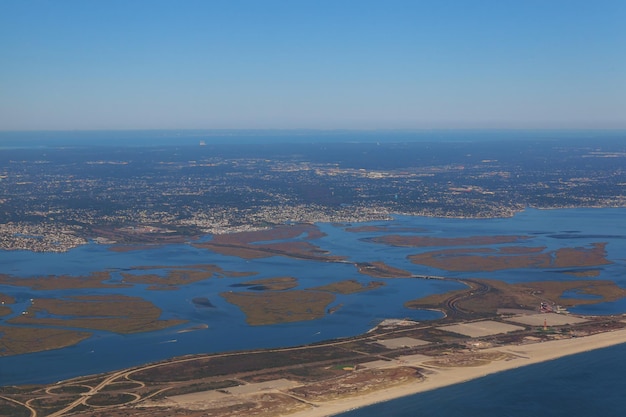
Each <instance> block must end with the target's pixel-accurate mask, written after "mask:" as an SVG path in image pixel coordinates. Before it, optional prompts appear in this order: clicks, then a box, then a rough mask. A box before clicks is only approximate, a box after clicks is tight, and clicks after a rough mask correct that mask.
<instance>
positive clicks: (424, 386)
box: [289, 330, 626, 417]
mask: <svg viewBox="0 0 626 417" xmlns="http://www.w3.org/2000/svg"><path fill="white" fill-rule="evenodd" d="M621 343H626V330H618V331H612V332H607V333H599V334H595V335H591V336H586V337H578V338H573V339H564V340H554V341H548V342H540V343H532V344H523V345H514V346H506V347H498V348H490V349H484V350H482V351H481V352H502V353H507V354H510V355H512V356H514V357H513V358H512V359H507V360H500V361H493V362H490V363H488V364H486V365H482V366H467V367H445V368H444V367H435V366H428V369H429V370H432V371H433V373H431V374H429V375H427V378H426V380H424V381H423V382H419V383H413V384H406V385H402V386H399V387H394V388H392V389H386V390H380V391H376V392H373V393H370V394H367V395H363V396H360V397H352V398H346V399H342V400H336V401H329V402H325V403H319V404H317V407H316V408H312V409H309V410H306V411H301V412H297V413H294V414H289V416H290V417H328V416H333V415H336V414H340V413H343V412H346V411H349V410H353V409H357V408H361V407H365V406H368V405H371V404H376V403H379V402H384V401H389V400H393V399H396V398H400V397H404V396H408V395H413V394H417V393H420V392H425V391H429V390H433V389H437V388H441V387H446V386H449V385H454V384H458V383H462V382H466V381H470V380H472V379H476V378H480V377H483V376H486V375H490V374H494V373H497V372H502V371H506V370H509V369H515V368H519V367H522V366H527V365H531V364H534V363H540V362H545V361H549V360H553V359H558V358H561V357H564V356H568V355H574V354H576V353H582V352H586V351H590V350H594V349H600V348H604V347H609V346H613V345H618V344H621Z"/></svg>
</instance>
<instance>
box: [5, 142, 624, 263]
mask: <svg viewBox="0 0 626 417" xmlns="http://www.w3.org/2000/svg"><path fill="white" fill-rule="evenodd" d="M372 154H376V158H371V157H370V156H371V155H372ZM624 158H626V152H624V149H623V146H622V145H620V144H619V143H618V142H615V141H606V142H604V143H598V144H597V148H595V149H589V148H588V147H584V146H577V145H576V143H561V142H552V141H548V142H541V143H539V144H538V143H535V142H532V141H518V142H503V143H499V144H491V143H489V144H488V145H485V144H471V143H469V144H468V143H446V144H445V145H443V144H436V143H430V142H425V143H422V142H416V143H403V144H396V143H384V144H373V143H360V144H359V143H353V144H332V143H319V144H316V143H313V144H301V143H300V144H294V143H291V144H275V145H271V146H270V145H219V146H218V145H213V146H209V145H206V146H186V147H167V146H165V147H163V146H161V147H156V148H150V147H136V148H115V147H77V148H46V149H40V148H32V149H5V150H3V152H2V155H0V162H1V164H0V196H1V198H0V248H2V249H5V250H30V251H36V252H64V251H67V250H69V249H71V248H73V247H76V246H79V245H83V244H85V243H87V242H89V241H94V242H101V243H107V242H117V243H142V242H144V243H146V242H148V243H155V242H158V241H163V242H167V241H170V240H172V239H178V240H181V239H182V240H185V239H187V240H189V239H194V238H197V237H198V236H202V235H207V234H223V233H232V232H239V231H246V230H261V229H266V228H268V227H271V226H275V225H278V224H285V223H290V222H294V223H317V222H324V223H355V222H364V221H372V220H383V219H390V218H391V217H392V216H394V215H413V216H437V217H458V218H490V217H510V216H512V215H514V214H515V213H517V212H519V211H521V210H523V209H524V208H526V207H534V208H541V209H553V208H568V207H623V206H625V205H626V193H625V187H626V186H625V184H626V182H625V181H624V168H623V167H624Z"/></svg>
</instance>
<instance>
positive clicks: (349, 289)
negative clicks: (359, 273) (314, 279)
mask: <svg viewBox="0 0 626 417" xmlns="http://www.w3.org/2000/svg"><path fill="white" fill-rule="evenodd" d="M384 285H385V283H384V282H380V281H371V282H369V283H368V284H367V285H364V284H362V283H360V282H359V281H357V280H355V279H350V280H345V281H338V282H333V283H332V284H328V285H324V286H321V287H315V288H311V289H312V290H317V291H328V292H332V293H336V294H354V293H357V292H363V291H370V290H375V289H376V288H379V287H382V286H384Z"/></svg>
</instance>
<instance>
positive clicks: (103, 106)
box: [0, 0, 626, 130]
mask: <svg viewBox="0 0 626 417" xmlns="http://www.w3.org/2000/svg"><path fill="white" fill-rule="evenodd" d="M625 22H626V1H624V0H615V1H611V0H595V1H592V0H586V1H577V0H567V1H564V0H540V1H533V0H523V1H522V0H515V1H513V0H511V1H509V0H494V1H480V0H473V1H471V0H467V1H461V0H457V1H448V0H432V1H426V0H424V1H420V0H413V1H394V0H387V1H366V0H353V1H344V0H328V1H324V0H317V1H304V0H285V1H272V0H257V1H252V0H250V1H238V0H225V1H218V0H214V1H211V0H204V1H191V0H187V1H184V0H181V1H174V0H172V1H160V0H146V1H133V0H120V1H117V0H100V1H96V0H93V1H88V0H76V1H72V0H50V1H44V0H40V1H30V0H2V1H0V130H45V129H53V130H66V129H79V130H80V129H161V128H163V129H223V128H235V129H238V128H239V129H265V128H268V129H269V128H278V129H290V128H313V129H424V128H516V129H517V128H532V129H535V128H567V129H572V128H573V129H577V128H621V129H623V128H626V24H625Z"/></svg>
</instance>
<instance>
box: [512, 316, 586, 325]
mask: <svg viewBox="0 0 626 417" xmlns="http://www.w3.org/2000/svg"><path fill="white" fill-rule="evenodd" d="M506 320H507V321H512V322H514V323H520V324H526V325H528V326H543V324H544V320H545V323H546V325H547V326H564V325H566V324H577V323H584V322H586V321H589V320H587V319H583V318H580V317H576V316H570V315H569V314H556V313H539V314H530V315H523V316H515V317H511V318H508V319H506Z"/></svg>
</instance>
